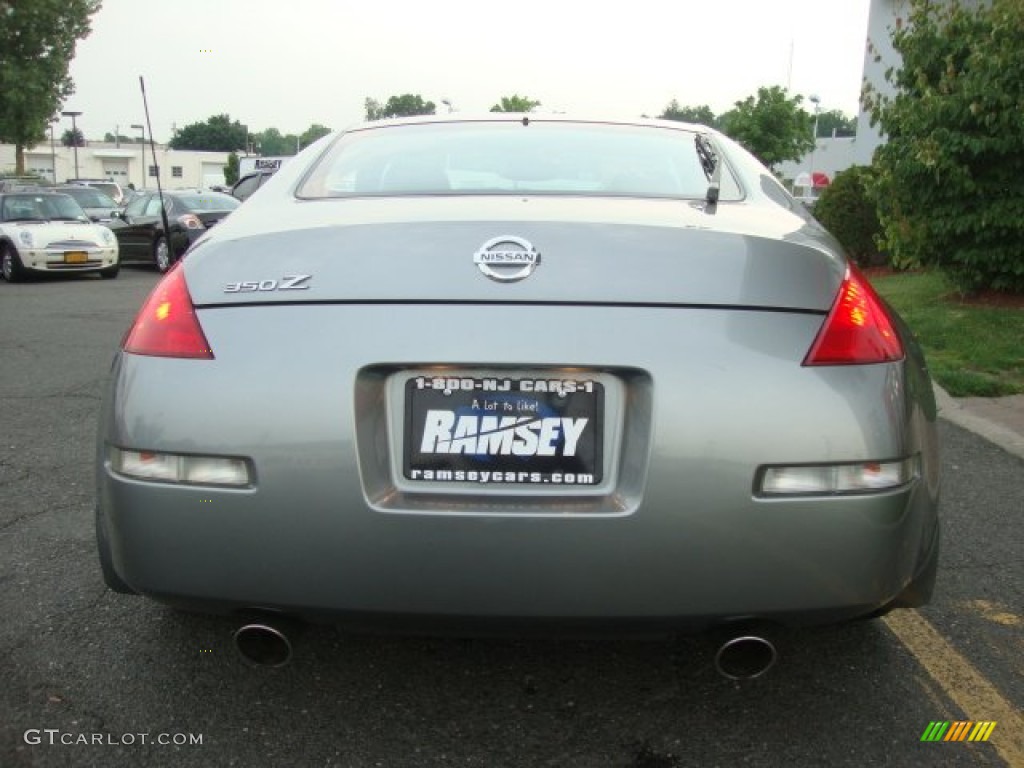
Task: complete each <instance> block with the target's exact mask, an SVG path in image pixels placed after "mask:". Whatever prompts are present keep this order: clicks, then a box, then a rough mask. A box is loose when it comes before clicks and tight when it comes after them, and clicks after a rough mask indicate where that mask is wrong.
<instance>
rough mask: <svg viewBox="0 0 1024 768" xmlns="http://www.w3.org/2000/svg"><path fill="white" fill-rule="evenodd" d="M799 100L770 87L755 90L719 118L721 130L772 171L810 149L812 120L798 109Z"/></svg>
mask: <svg viewBox="0 0 1024 768" xmlns="http://www.w3.org/2000/svg"><path fill="white" fill-rule="evenodd" d="M802 101H803V97H802V96H792V97H791V96H789V95H788V94H787V92H786V89H784V88H782V87H780V86H778V85H773V86H771V87H770V88H758V89H757V98H754V97H753V96H748V97H747V98H746V99H744V100H743V101H737V102H736V106H735V107H734V108H733V109H731V110H729V111H728V112H726V113H725V114H724V115H722V116H721V117H720V118H719V122H720V128H721V130H722V131H723V132H724V133H725V134H726V135H727V136H729V137H731V138H733V139H735V140H736V141H738V142H739V143H740V144H742V145H743V146H744V147H746V148H747V150H748V151H750V152H751V153H752V154H753V155H754V156H755V157H757V159H758V160H760V161H761V162H762V163H764V164H765V165H767V166H768V167H769V168H771V169H773V170H774V168H775V166H776V165H778V164H779V163H781V162H783V161H785V160H799V159H800V158H801V157H803V156H804V155H805V154H807V153H808V152H810V151H811V149H812V148H813V147H814V139H813V138H812V135H811V134H812V133H814V118H813V117H812V116H811V115H809V114H808V113H807V112H806V111H805V110H804V109H803V108H802V107H801V106H800V104H801V102H802Z"/></svg>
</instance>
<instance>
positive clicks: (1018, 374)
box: [871, 272, 1024, 397]
mask: <svg viewBox="0 0 1024 768" xmlns="http://www.w3.org/2000/svg"><path fill="white" fill-rule="evenodd" d="M871 283H872V285H874V286H875V288H876V289H877V290H878V292H879V293H880V294H881V295H882V296H884V297H885V299H886V300H887V301H888V302H889V303H890V304H892V306H893V307H895V308H896V311H897V312H899V313H900V315H902V317H903V319H904V320H906V322H907V325H909V326H910V328H911V330H913V332H914V335H916V336H917V339H918V341H919V342H920V343H921V346H922V347H923V348H924V353H925V357H926V358H927V360H928V367H929V369H930V370H931V374H932V377H933V378H934V379H935V380H936V381H937V382H938V383H939V384H940V385H941V386H942V388H943V389H945V390H946V391H947V392H949V394H951V395H953V396H954V397H999V396H1002V395H1014V394H1020V393H1024V308H1015V307H1000V306H985V305H978V304H974V303H971V304H967V303H964V302H963V301H962V300H961V297H960V296H959V294H957V293H956V291H955V290H954V289H953V287H952V286H951V285H950V284H949V283H947V282H946V280H945V279H944V278H943V277H942V275H940V274H939V273H937V272H914V273H901V274H893V275H880V276H873V277H872V278H871Z"/></svg>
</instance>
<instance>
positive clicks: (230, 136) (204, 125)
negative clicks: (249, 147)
mask: <svg viewBox="0 0 1024 768" xmlns="http://www.w3.org/2000/svg"><path fill="white" fill-rule="evenodd" d="M247 133H248V132H247V131H246V128H245V126H244V125H242V124H241V123H239V122H238V121H237V120H235V121H234V122H231V118H230V117H229V116H228V115H213V116H212V117H209V118H207V119H206V120H205V121H204V122H201V123H192V124H190V125H186V126H185V127H184V128H180V129H179V130H178V131H176V132H175V134H174V137H173V138H172V139H171V140H170V142H168V146H169V147H170V148H171V149H194V150H199V151H206V152H232V151H235V150H239V149H245V142H246V137H247Z"/></svg>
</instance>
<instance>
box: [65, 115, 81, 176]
mask: <svg viewBox="0 0 1024 768" xmlns="http://www.w3.org/2000/svg"><path fill="white" fill-rule="evenodd" d="M61 114H62V115H64V117H70V118H71V146H73V147H74V148H75V178H76V179H77V178H78V123H77V122H75V120H76V118H77V117H78V116H79V115H81V114H82V113H81V112H71V111H68V112H61Z"/></svg>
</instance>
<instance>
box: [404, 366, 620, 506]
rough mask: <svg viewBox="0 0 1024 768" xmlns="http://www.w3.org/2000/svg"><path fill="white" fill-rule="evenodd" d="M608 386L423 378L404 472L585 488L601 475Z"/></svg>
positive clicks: (415, 390)
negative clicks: (605, 399) (605, 390)
mask: <svg viewBox="0 0 1024 768" xmlns="http://www.w3.org/2000/svg"><path fill="white" fill-rule="evenodd" d="M603 421H604V385H603V384H601V383H600V382H598V381H593V380H591V379H588V378H586V377H585V376H581V377H578V378H559V377H535V378H504V377H500V376H498V377H479V376H457V375H456V376H451V375H446V376H443V377H430V376H417V377H415V378H411V379H409V380H408V382H407V383H406V385H405V447H404V451H403V463H404V466H403V473H404V476H405V478H406V479H407V480H412V481H417V482H423V483H457V484H470V485H505V486H508V485H516V486H524V485H525V486H532V487H535V488H537V487H544V486H547V487H552V488H554V487H559V486H561V487H585V486H593V485H598V484H600V483H601V480H602V475H603V468H604V467H603V450H602V449H603V446H602V440H603V437H604V426H603Z"/></svg>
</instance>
